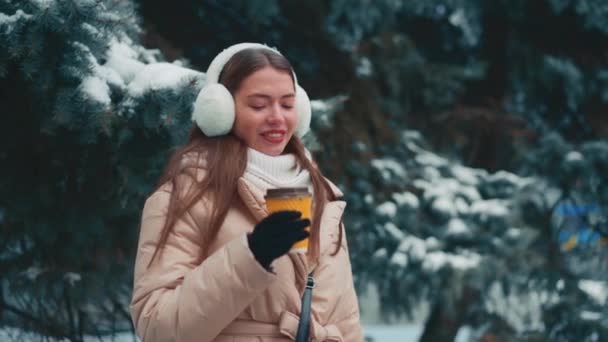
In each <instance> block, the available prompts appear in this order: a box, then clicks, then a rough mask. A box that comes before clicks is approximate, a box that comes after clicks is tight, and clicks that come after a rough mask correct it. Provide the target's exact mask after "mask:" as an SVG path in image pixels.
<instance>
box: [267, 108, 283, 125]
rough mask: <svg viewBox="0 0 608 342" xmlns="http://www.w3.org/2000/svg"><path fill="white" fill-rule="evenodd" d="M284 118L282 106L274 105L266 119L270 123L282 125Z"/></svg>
mask: <svg viewBox="0 0 608 342" xmlns="http://www.w3.org/2000/svg"><path fill="white" fill-rule="evenodd" d="M284 119H285V118H284V117H283V109H282V108H281V105H280V104H278V103H277V104H273V105H272V106H271V108H270V113H268V116H267V117H266V120H268V122H269V123H275V124H276V123H281V122H283V121H284Z"/></svg>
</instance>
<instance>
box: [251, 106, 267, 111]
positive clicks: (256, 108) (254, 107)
mask: <svg viewBox="0 0 608 342" xmlns="http://www.w3.org/2000/svg"><path fill="white" fill-rule="evenodd" d="M250 107H251V108H253V109H254V110H262V109H264V106H250Z"/></svg>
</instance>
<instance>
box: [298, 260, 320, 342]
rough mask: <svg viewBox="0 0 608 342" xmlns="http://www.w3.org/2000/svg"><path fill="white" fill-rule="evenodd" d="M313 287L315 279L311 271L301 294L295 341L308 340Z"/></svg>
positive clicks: (304, 341)
mask: <svg viewBox="0 0 608 342" xmlns="http://www.w3.org/2000/svg"><path fill="white" fill-rule="evenodd" d="M314 287H315V279H314V278H313V277H312V272H310V273H309V274H308V278H307V280H306V288H305V289H304V294H303V295H302V311H301V312H300V323H298V332H297V333H296V342H308V334H309V332H310V302H311V301H312V289H313V288H314Z"/></svg>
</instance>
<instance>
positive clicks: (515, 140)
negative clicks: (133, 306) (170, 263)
mask: <svg viewBox="0 0 608 342" xmlns="http://www.w3.org/2000/svg"><path fill="white" fill-rule="evenodd" d="M242 41H255V42H263V43H266V44H268V45H270V46H276V47H277V48H279V50H280V51H281V52H282V53H283V54H285V55H286V56H287V57H288V58H289V60H290V61H291V62H292V65H293V66H294V68H295V70H296V72H297V74H298V79H299V82H300V84H301V85H302V86H303V87H304V88H305V89H306V90H307V92H308V94H309V96H310V97H311V99H314V101H313V114H314V115H313V123H312V125H313V133H312V134H310V135H309V136H307V137H306V142H307V144H308V145H309V147H310V149H311V150H312V151H313V152H314V154H315V157H316V158H317V159H318V161H319V164H320V166H321V168H322V170H323V172H324V173H326V175H327V176H328V177H329V178H330V179H332V180H333V181H335V182H336V183H338V184H339V185H340V186H341V188H342V189H343V190H344V191H345V193H346V200H347V201H348V209H347V216H346V224H347V234H348V240H349V244H350V250H351V253H352V259H353V260H352V261H353V268H354V273H355V275H356V283H357V287H358V289H359V292H360V293H361V294H363V293H364V290H365V289H366V288H367V285H368V284H374V286H376V287H377V288H378V291H379V295H380V301H381V310H382V314H383V315H385V316H386V319H387V320H388V319H390V318H391V317H403V316H405V317H410V318H413V319H418V320H419V319H422V320H423V321H424V322H425V323H424V324H425V328H424V331H423V334H422V336H421V340H423V341H451V340H453V339H454V337H455V336H456V335H457V334H458V332H459V331H460V330H461V329H463V328H465V327H466V328H467V329H469V330H470V331H472V333H471V336H470V339H471V340H487V339H488V338H494V340H500V341H511V340H522V341H572V340H576V341H599V340H607V339H608V321H607V319H606V317H608V311H607V302H606V297H608V288H607V286H606V280H607V279H606V274H607V273H606V271H607V270H608V252H607V250H608V246H607V245H608V240H607V236H608V229H607V225H606V221H607V216H606V203H608V201H607V200H608V189H607V187H606V177H607V175H608V143H607V142H606V138H607V136H608V120H607V112H608V3H606V2H605V1H602V0H579V1H573V0H539V1H525V0H511V1H507V0H497V1H480V0H444V1H440V0H416V1H396V0H377V1H367V0H354V1H345V0H333V1H327V0H324V1H322V0H311V1H306V2H304V1H291V0H290V1H276V0H252V1H239V0H237V1H214V0H206V1H193V0H181V1H173V2H166V1H157V0H149V1H134V0H133V1H118V0H104V1H96V0H79V1H67V0H56V1H55V0H45V1H43V0H24V1H13V0H0V45H1V46H2V47H3V49H0V89H1V92H0V103H2V105H3V114H2V116H1V120H2V122H1V123H0V130H2V131H1V134H0V139H2V144H1V145H0V146H2V147H1V149H0V160H1V161H2V165H4V167H3V168H2V176H1V177H0V191H2V196H0V229H1V235H0V236H1V238H0V274H2V278H0V281H1V283H2V286H1V287H0V290H1V292H0V322H1V324H2V325H5V326H13V327H19V328H22V329H25V330H31V331H35V332H38V333H40V334H42V335H44V336H51V337H55V338H67V339H70V340H74V341H78V340H82V339H83V338H84V336H86V335H98V336H101V335H107V334H112V333H115V332H119V331H125V330H130V329H132V326H131V323H130V319H129V316H128V302H129V299H130V291H131V286H132V284H131V277H132V265H133V261H134V260H133V258H134V255H135V247H136V241H137V234H138V221H139V215H140V213H141V208H142V205H143V201H144V199H145V197H146V196H147V195H148V194H149V192H150V191H151V190H152V189H153V187H154V185H155V182H156V181H157V178H158V176H159V174H160V171H161V169H162V166H163V164H164V162H165V161H166V157H167V156H168V152H169V151H170V149H171V148H172V147H174V146H176V145H178V144H180V143H182V142H183V141H184V139H185V132H187V130H188V128H189V127H190V125H191V122H190V113H191V110H192V102H193V100H194V98H195V97H196V94H197V93H198V90H200V88H201V87H202V85H203V84H204V82H205V75H204V72H205V70H206V67H207V66H208V64H209V63H210V61H211V60H212V58H213V57H214V56H215V55H216V54H217V53H218V52H219V51H221V50H222V49H223V48H225V47H227V46H229V45H231V44H234V43H237V42H242ZM421 303H426V304H428V305H429V310H428V311H429V312H428V316H426V317H416V316H415V315H416V308H417V307H419V305H420V304H421ZM365 309H366V308H365V307H362V310H365Z"/></svg>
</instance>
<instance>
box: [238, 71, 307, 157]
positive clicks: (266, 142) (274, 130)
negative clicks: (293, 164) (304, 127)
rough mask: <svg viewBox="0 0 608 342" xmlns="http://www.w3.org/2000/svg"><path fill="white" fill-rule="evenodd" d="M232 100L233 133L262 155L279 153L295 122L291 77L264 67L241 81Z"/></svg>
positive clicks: (287, 139) (285, 73) (291, 132)
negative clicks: (234, 115) (234, 114)
mask: <svg viewBox="0 0 608 342" xmlns="http://www.w3.org/2000/svg"><path fill="white" fill-rule="evenodd" d="M234 101H235V111H236V117H235V123H234V128H233V132H234V134H235V135H236V136H237V137H239V138H240V139H241V140H243V141H244V142H245V144H247V146H249V147H250V148H253V149H254V150H257V151H259V152H262V153H264V154H267V155H271V156H278V155H280V154H281V153H283V150H284V149H285V146H286V145H287V142H288V141H289V139H291V136H292V135H293V133H294V131H295V128H296V123H297V117H296V111H295V106H294V103H295V90H294V85H293V80H292V78H291V75H290V74H289V73H287V72H284V71H279V70H276V69H274V68H272V67H270V66H267V67H264V68H262V69H260V70H258V71H256V72H254V73H253V74H251V75H250V76H249V77H247V78H245V79H244V80H243V82H241V84H240V86H239V88H238V90H237V91H236V92H235V94H234Z"/></svg>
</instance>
